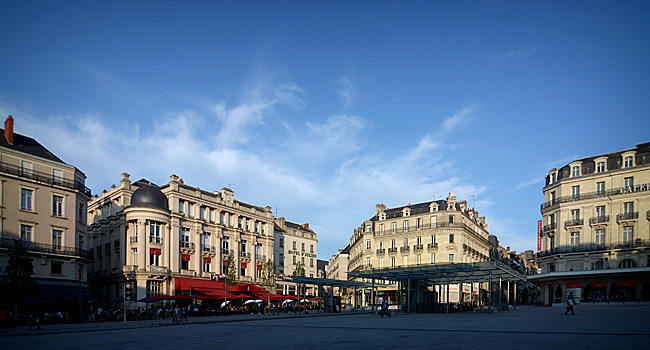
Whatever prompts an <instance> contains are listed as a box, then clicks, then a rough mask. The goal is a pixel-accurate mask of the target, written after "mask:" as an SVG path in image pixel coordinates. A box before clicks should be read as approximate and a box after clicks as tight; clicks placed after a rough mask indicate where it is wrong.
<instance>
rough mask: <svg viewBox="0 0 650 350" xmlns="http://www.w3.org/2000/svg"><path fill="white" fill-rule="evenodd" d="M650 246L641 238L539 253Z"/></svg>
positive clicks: (562, 247)
mask: <svg viewBox="0 0 650 350" xmlns="http://www.w3.org/2000/svg"><path fill="white" fill-rule="evenodd" d="M641 247H650V240H642V239H640V238H638V239H636V240H634V241H631V242H617V243H607V244H597V243H587V244H578V245H566V246H559V247H555V248H553V249H549V250H544V251H541V252H539V253H537V254H539V255H538V256H539V257H545V256H550V255H555V254H568V253H581V252H590V251H599V250H614V249H627V248H641Z"/></svg>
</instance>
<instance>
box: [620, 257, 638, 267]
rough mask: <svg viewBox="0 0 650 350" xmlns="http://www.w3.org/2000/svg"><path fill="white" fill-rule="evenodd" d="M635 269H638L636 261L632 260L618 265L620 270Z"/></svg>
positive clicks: (626, 260)
mask: <svg viewBox="0 0 650 350" xmlns="http://www.w3.org/2000/svg"><path fill="white" fill-rule="evenodd" d="M634 267H636V263H635V262H634V260H630V259H625V260H623V261H621V263H620V264H618V268H619V269H631V268H634Z"/></svg>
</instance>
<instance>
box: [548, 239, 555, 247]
mask: <svg viewBox="0 0 650 350" xmlns="http://www.w3.org/2000/svg"><path fill="white" fill-rule="evenodd" d="M548 245H549V246H550V247H549V249H555V237H551V238H549V240H548Z"/></svg>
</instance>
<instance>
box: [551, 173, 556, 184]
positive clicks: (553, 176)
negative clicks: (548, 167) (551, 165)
mask: <svg viewBox="0 0 650 350" xmlns="http://www.w3.org/2000/svg"><path fill="white" fill-rule="evenodd" d="M555 179H556V177H555V173H552V174H551V183H552V184H554V183H555Z"/></svg>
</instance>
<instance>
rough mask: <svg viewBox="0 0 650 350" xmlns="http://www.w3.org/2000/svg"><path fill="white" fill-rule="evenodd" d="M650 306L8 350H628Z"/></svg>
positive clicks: (143, 331) (277, 320)
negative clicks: (106, 349)
mask: <svg viewBox="0 0 650 350" xmlns="http://www.w3.org/2000/svg"><path fill="white" fill-rule="evenodd" d="M649 312H650V305H648V304H625V305H622V304H617V305H608V304H602V305H595V306H594V305H579V306H577V307H576V315H575V316H564V309H563V308H558V307H556V308H550V307H546V308H538V307H532V306H524V307H520V308H518V309H517V310H511V311H508V312H501V313H496V314H491V315H488V314H474V313H456V314H449V315H446V314H411V315H394V317H391V318H386V317H385V318H380V317H379V316H376V315H371V314H369V313H365V314H352V313H350V314H341V315H334V316H319V315H307V316H299V317H293V316H291V317H289V316H268V315H266V316H261V315H243V316H234V317H202V318H194V319H190V322H189V323H187V322H186V323H183V324H181V325H179V326H174V325H172V324H171V321H170V320H163V321H161V322H157V321H156V322H152V321H140V322H130V323H129V325H128V326H127V328H124V326H123V324H121V323H119V322H112V323H101V324H82V325H57V326H45V327H43V330H42V331H40V332H36V331H32V332H29V331H28V330H27V327H23V328H21V329H9V330H0V332H1V333H0V334H1V336H0V347H2V348H3V349H21V350H29V349H39V350H43V349H62V348H65V349H88V348H89V347H92V348H110V349H132V348H137V349H159V350H160V349H170V348H182V349H205V348H216V349H261V348H263V349H266V348H270V349H280V348H284V349H287V348H288V349H297V348H300V349H302V348H309V349H325V348H330V349H331V348H348V349H366V348H386V349H401V348H417V349H434V348H441V347H443V346H444V347H445V349H467V348H477V347H481V348H485V347H488V348H498V349H521V350H526V349H542V348H543V349H547V350H548V349H563V348H572V349H620V348H628V347H630V348H632V349H635V348H636V349H642V348H646V346H647V344H648V340H649V339H650V328H648V326H647V322H646V320H647V318H648V313H649Z"/></svg>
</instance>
